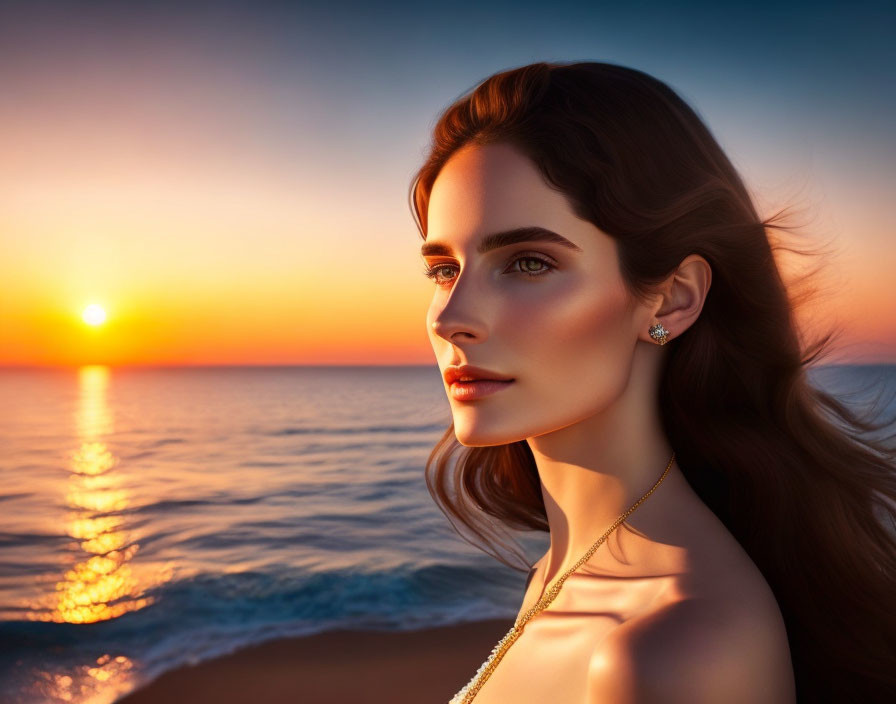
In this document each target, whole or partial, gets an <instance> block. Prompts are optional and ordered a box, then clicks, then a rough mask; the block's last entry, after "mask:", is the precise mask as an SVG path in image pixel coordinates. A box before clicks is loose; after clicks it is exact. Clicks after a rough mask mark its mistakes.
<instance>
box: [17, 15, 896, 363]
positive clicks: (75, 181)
mask: <svg viewBox="0 0 896 704" xmlns="http://www.w3.org/2000/svg"><path fill="white" fill-rule="evenodd" d="M296 4H300V5H301V9H297V8H294V7H291V6H290V4H289V3H282V4H276V3H264V2H260V3H259V2H253V3H250V2H245V3H235V2H220V1H219V2H204V3H151V4H150V3H146V4H142V3H138V2H69V3H61V2H57V3H49V2H17V3H13V2H2V0H0V89H2V100H0V155H2V156H0V282H2V284H0V285H2V289H0V365H13V366H19V365H80V364H87V363H104V364H112V365H120V364H162V365H165V364H401V363H422V364H426V363H435V360H434V358H433V355H432V351H431V348H430V347H429V342H428V340H427V337H426V331H425V326H424V322H425V321H424V316H425V312H426V307H427V305H428V301H429V297H430V295H431V292H432V286H433V284H432V283H431V282H430V281H428V280H427V279H425V278H424V277H423V276H422V274H421V270H422V264H421V260H420V257H419V247H420V243H421V240H420V237H419V235H418V233H417V230H416V227H415V225H414V222H413V219H412V218H411V215H410V211H409V209H408V204H407V190H408V186H409V184H410V180H411V177H412V175H413V173H414V172H415V170H416V169H417V168H418V167H419V165H420V163H421V160H422V158H423V155H424V151H425V148H426V145H427V143H428V140H429V131H430V129H431V127H432V126H433V124H434V121H435V119H436V117H437V115H438V113H439V112H440V111H441V110H442V109H443V108H444V107H446V106H447V105H448V104H449V103H450V102H451V101H452V100H453V99H455V98H456V97H458V96H459V95H461V94H462V93H464V92H466V91H467V90H469V89H470V88H472V87H473V86H474V85H475V84H476V83H478V82H479V81H481V80H482V79H484V78H485V77H487V76H488V75H490V74H492V73H494V72H496V71H498V70H502V69H505V68H511V67H514V66H518V65H522V64H525V63H529V62H531V61H537V60H548V61H551V60H555V61H571V60H599V61H610V62H613V63H621V64H625V65H628V66H632V67H634V68H638V69H641V70H644V71H647V72H648V73H652V74H653V75H655V76H657V77H658V78H660V79H661V80H663V81H665V82H667V83H669V84H670V85H671V86H672V87H673V88H674V89H676V90H677V91H678V92H679V93H680V94H681V95H682V97H684V98H685V100H687V101H688V102H689V103H690V104H691V105H692V106H694V107H695V108H696V110H697V111H698V113H699V114H700V115H701V116H702V117H703V118H704V119H705V120H706V122H707V124H708V125H709V127H710V129H711V130H712V131H713V133H714V134H715V135H716V137H717V138H718V139H719V141H720V143H721V144H722V147H723V148H724V149H725V150H726V151H727V153H728V154H729V156H730V157H731V159H732V161H733V162H734V164H735V166H736V167H737V168H738V169H739V170H740V172H741V174H742V175H743V176H744V178H745V180H746V182H747V185H748V187H749V188H750V189H751V192H752V193H753V194H754V195H755V197H756V199H757V205H758V206H759V208H760V213H761V214H763V215H766V214H769V213H770V212H771V211H773V210H776V209H778V208H780V207H783V206H785V205H792V206H794V207H796V208H797V210H798V211H799V212H800V213H801V214H802V215H803V218H804V219H806V220H810V221H811V229H809V230H807V234H808V235H811V236H812V237H816V236H817V237H818V238H819V239H818V240H815V239H813V240H811V241H812V242H814V241H819V242H820V241H822V240H823V241H826V242H827V241H830V242H833V244H834V247H835V249H836V252H835V256H833V258H832V259H831V260H830V264H831V266H830V270H829V271H827V272H826V278H825V279H824V284H825V285H826V286H828V287H829V288H828V290H827V291H826V292H825V293H826V296H827V298H825V299H824V303H823V306H821V308H820V311H819V312H820V314H821V315H820V317H819V320H820V321H821V322H822V323H835V324H839V325H840V326H842V327H843V329H844V335H843V338H842V339H841V341H840V343H839V346H840V347H842V348H843V358H844V359H845V360H847V361H887V362H894V361H896V325H894V321H893V313H894V312H896V289H894V287H893V286H892V285H891V282H892V271H893V269H894V265H896V234H894V219H896V218H894V216H893V214H892V212H891V211H890V207H891V205H893V202H894V198H893V196H894V185H896V136H894V130H893V125H894V124H896V91H894V88H893V85H894V84H893V74H894V69H896V36H894V35H896V29H894V28H896V11H894V10H893V9H892V8H893V6H892V4H891V3H884V2H880V3H862V2H859V3H850V4H848V5H847V4H846V3H843V4H841V5H840V6H839V7H838V6H837V5H836V4H829V3H824V4H823V6H820V5H816V4H813V3H805V4H802V3H789V4H787V5H786V7H781V6H776V5H771V4H770V5H768V6H765V5H764V4H762V3H759V4H757V3H706V4H701V3H690V4H688V5H687V8H688V9H681V8H675V7H673V5H674V4H672V3H666V2H654V3H646V2H645V3H638V2H634V3H602V2H595V3H583V2H550V3H544V4H534V3H519V2H512V3H511V2H506V3H505V2H489V3H484V4H483V3H472V2H451V3H430V4H421V3H385V4H383V5H379V4H375V3H357V4H353V3H342V4H340V3H332V4H326V3H323V2H313V3H307V2H306V3H296ZM188 6H189V7H188ZM586 6H590V8H589V7H586ZM483 8H485V9H483ZM91 304H94V305H97V306H99V307H100V308H102V310H103V311H104V312H105V313H106V319H105V321H104V322H102V323H101V324H98V325H90V324H88V323H87V322H85V320H84V317H83V314H84V311H85V309H86V308H87V307H88V306H89V305H91Z"/></svg>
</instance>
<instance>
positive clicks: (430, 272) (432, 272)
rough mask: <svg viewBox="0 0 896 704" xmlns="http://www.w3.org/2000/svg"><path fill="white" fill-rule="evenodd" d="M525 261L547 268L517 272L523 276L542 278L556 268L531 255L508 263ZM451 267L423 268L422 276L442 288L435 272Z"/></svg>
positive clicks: (521, 255)
mask: <svg viewBox="0 0 896 704" xmlns="http://www.w3.org/2000/svg"><path fill="white" fill-rule="evenodd" d="M527 259H534V260H535V261H537V262H541V263H542V264H544V265H545V266H546V267H547V268H546V269H543V270H542V271H538V272H530V271H522V272H519V273H521V274H523V275H525V276H544V275H545V274H547V273H548V272H550V271H553V270H554V269H556V268H557V267H556V265H555V264H554V263H553V262H551V261H548V260H547V259H544V258H542V257H538V256H534V255H531V254H520V255H518V256H517V257H516V258H514V259H512V260H511V261H510V264H511V265H513V264H516V263H517V262H520V261H525V260H527ZM453 266H454V265H453V264H435V265H434V266H424V267H423V275H424V276H426V277H428V278H430V279H432V280H433V281H434V282H435V284H436V286H442V285H443V284H442V283H441V282H440V281H438V274H437V273H436V272H437V271H439V270H441V269H445V268H448V267H453ZM449 283H450V282H449Z"/></svg>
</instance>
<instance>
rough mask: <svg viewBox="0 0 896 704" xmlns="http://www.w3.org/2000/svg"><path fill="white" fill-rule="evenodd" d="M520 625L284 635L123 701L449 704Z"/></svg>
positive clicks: (185, 670) (187, 669)
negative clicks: (490, 653) (398, 631)
mask: <svg viewBox="0 0 896 704" xmlns="http://www.w3.org/2000/svg"><path fill="white" fill-rule="evenodd" d="M512 625H513V621H512V620H507V621H505V620H491V621H477V622H472V623H465V624H460V625H455V626H445V627H439V628H428V629H425V630H419V631H410V632H405V633H377V632H370V631H346V630H343V631H331V632H328V633H320V634H316V635H312V636H306V637H299V638H282V639H278V640H272V641H269V642H267V643H261V644H259V645H254V646H250V647H247V648H244V649H242V650H238V651H236V652H234V653H231V654H229V655H223V656H221V657H218V658H215V659H213V660H207V661H205V662H201V663H199V664H197V665H187V666H184V667H180V668H177V669H175V670H171V671H170V672H166V673H164V674H163V675H161V676H160V677H158V678H157V679H156V680H154V681H153V682H150V683H149V684H147V685H146V686H144V687H142V688H140V689H138V690H136V691H134V692H131V693H130V694H128V695H127V696H125V697H122V698H121V699H119V700H118V701H117V702H116V704H158V702H165V704H180V702H184V703H186V702H189V703H190V704H196V703H197V702H202V703H203V704H205V703H206V702H208V703H214V704H228V703H229V704H243V703H246V702H251V703H252V704H261V703H262V702H263V703H264V704H280V703H283V704H286V703H287V702H288V703H289V704H299V703H301V702H314V703H315V704H347V703H349V702H357V703H358V704H381V703H382V704H386V703H387V702H388V703H389V704H429V703H430V702H431V703H432V704H447V702H448V700H449V699H450V698H451V697H452V696H454V694H455V693H456V692H457V690H459V689H460V688H461V687H463V685H465V684H466V683H467V682H468V681H469V679H470V678H471V677H472V676H473V674H474V673H475V672H476V670H477V668H478V667H479V666H480V665H481V664H482V662H483V661H484V660H485V659H486V657H487V656H488V654H489V652H490V651H491V649H492V648H493V647H494V645H495V644H496V643H497V642H498V641H499V640H500V639H501V637H502V636H503V635H504V634H505V633H506V632H507V631H508V630H509V629H510V627H511V626H512Z"/></svg>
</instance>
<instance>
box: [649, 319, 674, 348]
mask: <svg viewBox="0 0 896 704" xmlns="http://www.w3.org/2000/svg"><path fill="white" fill-rule="evenodd" d="M648 332H649V333H650V336H651V337H652V338H653V339H654V340H656V341H657V344H660V345H665V344H666V343H667V342H668V341H669V331H668V330H666V328H664V327H663V324H662V323H657V324H656V325H651V326H650V330H649V331H648Z"/></svg>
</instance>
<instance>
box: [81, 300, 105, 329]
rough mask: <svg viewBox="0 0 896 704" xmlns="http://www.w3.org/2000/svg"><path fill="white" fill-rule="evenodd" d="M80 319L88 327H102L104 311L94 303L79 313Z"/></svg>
mask: <svg viewBox="0 0 896 704" xmlns="http://www.w3.org/2000/svg"><path fill="white" fill-rule="evenodd" d="M81 317H82V318H83V319H84V322H85V323H87V324H88V325H102V324H103V323H104V322H105V321H106V311H104V310H103V309H102V307H101V306H98V305H97V304H96V303H91V304H90V305H89V306H87V307H86V308H85V309H84V312H83V313H81Z"/></svg>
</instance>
